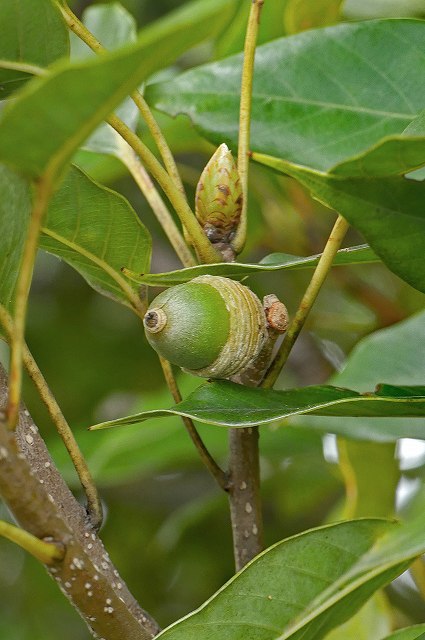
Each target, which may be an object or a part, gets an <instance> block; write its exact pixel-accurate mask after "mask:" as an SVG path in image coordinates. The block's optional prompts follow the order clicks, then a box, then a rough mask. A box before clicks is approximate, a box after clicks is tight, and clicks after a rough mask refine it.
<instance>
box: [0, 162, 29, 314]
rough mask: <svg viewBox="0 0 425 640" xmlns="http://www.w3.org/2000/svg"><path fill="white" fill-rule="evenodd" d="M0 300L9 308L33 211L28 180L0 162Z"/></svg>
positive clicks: (0, 302)
mask: <svg viewBox="0 0 425 640" xmlns="http://www.w3.org/2000/svg"><path fill="white" fill-rule="evenodd" d="M0 193H1V198H0V304H2V305H3V306H5V307H6V309H9V308H10V307H11V304H12V300H13V292H14V289H15V284H16V279H17V277H18V273H19V267H20V264H21V257H22V253H23V248H24V244H25V237H26V228H27V223H28V220H29V217H30V213H31V193H30V188H29V185H28V183H27V182H26V181H25V180H23V179H22V178H21V177H20V176H18V175H16V174H15V173H14V172H13V171H11V170H10V169H8V168H7V167H5V166H3V165H0Z"/></svg>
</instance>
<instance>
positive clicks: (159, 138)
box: [59, 4, 187, 266]
mask: <svg viewBox="0 0 425 640" xmlns="http://www.w3.org/2000/svg"><path fill="white" fill-rule="evenodd" d="M59 8H60V11H61V13H62V15H63V17H64V19H65V21H66V23H67V25H68V27H69V28H70V29H71V31H72V32H73V33H75V35H76V36H78V37H79V38H80V39H81V40H82V41H83V42H85V43H86V44H87V46H88V47H90V49H91V50H92V51H94V52H95V53H98V54H101V53H104V52H105V51H106V49H105V47H104V46H103V45H102V43H101V42H99V40H97V38H96V37H95V36H94V35H93V34H92V33H91V32H90V31H89V30H88V29H87V27H86V26H85V25H84V24H83V23H82V22H81V20H79V19H78V18H77V16H76V15H75V14H74V13H73V12H72V11H71V9H70V8H69V7H68V6H67V5H66V4H65V5H62V6H59ZM131 98H132V99H133V102H134V104H135V105H136V107H137V108H138V109H139V111H140V114H141V116H142V118H143V119H144V121H145V122H146V124H147V126H148V128H149V131H150V132H151V134H152V137H153V139H154V140H155V143H156V146H157V147H158V151H159V153H160V155H161V157H162V160H163V162H164V165H165V168H166V169H167V171H168V174H169V175H170V177H171V178H172V179H173V181H174V183H175V185H176V187H177V188H178V189H179V190H180V191H181V193H182V195H183V196H184V197H185V198H186V194H185V190H184V187H183V182H182V180H181V177H180V173H179V171H178V169H177V166H176V162H175V160H174V157H173V154H172V152H171V149H170V147H169V146H168V144H167V141H166V139H165V137H164V134H163V133H162V131H161V128H160V127H159V125H158V123H157V121H156V120H155V118H154V115H153V113H152V111H151V110H150V108H149V105H148V104H147V102H146V100H145V99H144V97H143V96H142V94H141V93H140V91H137V90H136V91H134V92H133V93H132V94H131ZM139 186H141V185H139ZM141 188H142V186H141ZM142 190H143V189H142ZM143 193H145V192H144V191H143ZM145 195H146V194H145ZM150 204H151V206H152V208H154V207H153V204H155V202H154V203H153V204H152V203H151V202H150ZM154 211H155V209H154ZM183 242H184V241H183ZM183 264H184V263H183ZM185 266H187V265H185Z"/></svg>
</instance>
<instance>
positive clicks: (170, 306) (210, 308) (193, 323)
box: [143, 275, 268, 378]
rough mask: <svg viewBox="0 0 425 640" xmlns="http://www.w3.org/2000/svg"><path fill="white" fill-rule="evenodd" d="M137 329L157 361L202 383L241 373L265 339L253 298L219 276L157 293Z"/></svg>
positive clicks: (264, 324)
mask: <svg viewBox="0 0 425 640" xmlns="http://www.w3.org/2000/svg"><path fill="white" fill-rule="evenodd" d="M143 324H144V327H145V333H146V337H147V339H148V341H149V343H150V344H151V345H152V347H153V348H154V349H155V351H157V352H158V353H159V355H161V356H162V357H164V358H166V359H167V360H169V361H170V362H171V363H172V364H175V365H178V366H179V367H182V368H183V369H185V370H187V371H189V372H190V373H193V374H195V375H198V376H201V377H205V378H230V377H231V376H233V375H235V374H239V373H241V372H243V371H244V370H245V369H246V368H247V367H249V365H250V364H251V363H252V362H253V361H254V360H255V359H256V358H257V356H258V355H259V354H260V352H261V350H262V348H263V347H264V345H265V343H266V341H267V339H268V324H267V319H266V315H265V312H264V309H263V305H262V304H261V302H260V300H259V299H258V298H257V296H256V295H255V294H254V293H253V292H252V291H251V290H250V289H248V287H245V286H244V285H242V284H240V282H236V281H234V280H230V279H229V278H222V277H220V276H209V275H205V276H199V277H198V278H195V279H194V280H191V281H190V282H187V283H185V284H180V285H176V286H175V287H171V288H170V289H167V290H166V291H164V292H163V293H160V294H159V296H157V297H156V298H155V300H153V302H152V303H151V305H150V307H149V309H148V311H147V313H146V315H145V317H144V320H143Z"/></svg>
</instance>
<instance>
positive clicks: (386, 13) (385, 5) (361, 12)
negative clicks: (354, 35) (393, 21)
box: [344, 0, 425, 20]
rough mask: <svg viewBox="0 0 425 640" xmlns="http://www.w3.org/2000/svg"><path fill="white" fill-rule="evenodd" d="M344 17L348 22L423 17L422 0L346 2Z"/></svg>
mask: <svg viewBox="0 0 425 640" xmlns="http://www.w3.org/2000/svg"><path fill="white" fill-rule="evenodd" d="M344 16H345V17H346V18H348V19H349V20H370V19H371V18H407V17H410V16H412V17H416V16H417V17H420V16H422V17H425V9H424V4H423V2H422V0H392V1H390V2H389V1H388V0H374V1H373V2H370V0H346V1H345V3H344Z"/></svg>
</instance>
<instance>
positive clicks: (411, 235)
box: [254, 147, 425, 292]
mask: <svg viewBox="0 0 425 640" xmlns="http://www.w3.org/2000/svg"><path fill="white" fill-rule="evenodd" d="M424 148H425V147H424ZM254 159H255V160H256V161H258V162H261V163H262V164H265V165H267V166H269V167H272V168H273V169H276V170H277V171H280V172H282V173H286V174H287V175H290V176H292V177H293V178H296V179H297V180H299V182H301V183H302V184H303V185H305V186H306V187H307V188H308V189H309V190H310V192H311V194H312V196H313V197H314V198H316V200H319V201H320V202H322V203H323V204H325V205H326V206H328V207H331V208H332V209H335V210H336V211H338V212H339V213H340V214H341V215H342V216H344V218H346V219H347V220H348V221H349V222H350V223H351V224H352V225H353V226H354V227H355V228H356V229H358V230H359V231H361V233H362V234H363V235H364V237H365V238H366V240H367V242H368V243H369V244H370V246H371V248H372V249H373V251H375V253H376V254H377V255H378V256H379V257H380V258H381V260H382V261H383V262H385V264H386V265H387V266H388V267H389V268H390V269H391V271H393V272H394V273H396V274H397V275H398V276H400V277H401V278H403V280H405V281H406V282H408V283H409V284H411V285H412V286H413V287H415V288H416V289H419V291H423V292H425V262H424V260H423V256H424V254H425V209H424V206H423V202H424V198H425V182H417V181H416V180H409V179H407V178H401V177H395V178H376V179H371V178H368V179H366V178H363V179H362V178H347V179H343V178H339V177H334V176H331V175H329V174H325V173H321V172H318V171H312V170H309V169H305V168H303V167H296V166H294V165H291V164H289V163H287V162H285V161H284V160H277V159H276V158H272V157H270V156H263V155H260V154H254Z"/></svg>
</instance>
